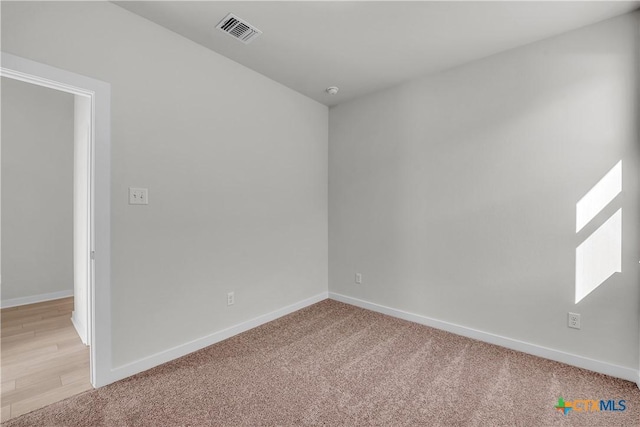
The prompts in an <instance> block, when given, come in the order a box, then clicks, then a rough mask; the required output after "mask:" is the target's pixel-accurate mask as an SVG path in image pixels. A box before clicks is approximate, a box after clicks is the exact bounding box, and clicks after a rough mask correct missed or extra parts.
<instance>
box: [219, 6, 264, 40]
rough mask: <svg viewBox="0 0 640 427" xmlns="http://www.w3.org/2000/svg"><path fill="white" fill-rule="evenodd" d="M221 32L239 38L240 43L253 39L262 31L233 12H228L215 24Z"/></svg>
mask: <svg viewBox="0 0 640 427" xmlns="http://www.w3.org/2000/svg"><path fill="white" fill-rule="evenodd" d="M216 28H217V29H219V30H220V31H222V32H225V33H227V34H229V35H230V36H231V37H234V38H236V39H238V40H240V41H241V42H242V43H244V44H247V43H250V42H251V41H252V40H253V39H255V38H256V37H258V36H259V35H260V34H262V31H260V30H259V29H257V28H256V27H254V26H253V25H251V24H249V23H248V22H247V21H244V20H242V19H240V18H238V17H237V16H235V15H234V14H233V13H230V14H228V15H227V16H225V17H224V19H223V20H222V21H220V23H219V24H218V25H217V26H216Z"/></svg>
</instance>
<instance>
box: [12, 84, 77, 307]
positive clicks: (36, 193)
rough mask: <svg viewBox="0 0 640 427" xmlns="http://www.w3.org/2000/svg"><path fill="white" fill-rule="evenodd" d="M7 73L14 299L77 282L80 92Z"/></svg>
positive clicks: (66, 289) (62, 289) (63, 288)
mask: <svg viewBox="0 0 640 427" xmlns="http://www.w3.org/2000/svg"><path fill="white" fill-rule="evenodd" d="M1 81H2V88H1V90H2V165H1V169H2V303H3V305H6V304H10V303H11V301H10V300H17V301H19V299H28V298H35V299H38V297H40V296H43V295H48V294H56V295H57V294H61V293H65V292H66V293H68V294H70V293H71V291H72V289H73V259H72V250H73V242H72V236H73V234H72V233H73V210H72V209H73V199H72V198H73V96H72V95H69V94H67V93H63V92H59V91H55V90H52V89H47V88H43V87H41V86H35V85H32V84H28V83H23V82H20V81H17V80H13V79H9V78H4V77H3V78H2V79H1Z"/></svg>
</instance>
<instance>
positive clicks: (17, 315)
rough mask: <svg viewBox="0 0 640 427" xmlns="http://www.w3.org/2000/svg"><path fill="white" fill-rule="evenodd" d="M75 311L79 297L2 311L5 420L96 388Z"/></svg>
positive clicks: (0, 350)
mask: <svg viewBox="0 0 640 427" xmlns="http://www.w3.org/2000/svg"><path fill="white" fill-rule="evenodd" d="M72 311H73V298H63V299H59V300H54V301H45V302H42V303H37V304H30V305H25V306H20V307H11V308H9V309H2V310H1V312H0V315H1V322H0V323H1V328H0V338H1V340H0V344H1V345H0V353H1V357H0V362H1V363H0V367H1V373H2V381H3V382H2V384H1V388H0V399H1V400H2V405H3V406H2V421H5V420H7V419H9V418H13V417H16V416H19V415H21V414H24V413H27V412H30V411H32V410H34V409H38V408H41V407H43V406H46V405H49V404H50V403H54V402H57V401H60V400H63V399H65V398H67V397H70V396H73V395H75V394H78V393H80V392H83V391H86V390H89V389H91V388H92V387H91V384H90V382H89V347H88V346H85V345H84V344H83V343H82V341H81V340H80V337H79V336H78V334H77V332H76V330H75V328H74V327H73V324H72V322H71V313H72Z"/></svg>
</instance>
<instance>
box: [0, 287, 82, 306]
mask: <svg viewBox="0 0 640 427" xmlns="http://www.w3.org/2000/svg"><path fill="white" fill-rule="evenodd" d="M72 296H73V289H71V290H68V291H59V292H50V293H48V294H40V295H33V296H30V297H21V298H12V299H7V300H2V302H1V303H0V307H2V308H9V307H18V306H20V305H27V304H35V303H37V302H44V301H51V300H54V299H60V298H67V297H72Z"/></svg>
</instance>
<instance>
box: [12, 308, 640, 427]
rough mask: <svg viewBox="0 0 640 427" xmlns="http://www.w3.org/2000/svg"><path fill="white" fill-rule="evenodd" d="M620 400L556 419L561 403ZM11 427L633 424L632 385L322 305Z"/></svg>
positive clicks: (638, 415)
mask: <svg viewBox="0 0 640 427" xmlns="http://www.w3.org/2000/svg"><path fill="white" fill-rule="evenodd" d="M560 397H562V398H564V400H565V402H569V401H573V400H575V399H593V400H596V399H597V400H600V399H605V400H609V399H614V400H616V401H618V400H620V399H623V400H625V401H626V405H625V406H626V410H625V411H615V412H613V411H599V412H593V413H585V412H582V413H579V412H576V411H569V413H568V414H566V415H564V414H563V413H562V412H561V411H558V410H556V409H555V407H554V406H556V405H557V404H558V398H560ZM6 424H7V425H8V426H12V427H15V426H62V425H64V426H177V425H190V426H221V425H224V426H235V425H251V426H256V425H348V426H356V425H388V426H402V425H406V426H527V427H528V426H554V425H560V426H569V425H575V426H638V425H640V391H639V390H638V388H637V387H636V385H635V384H633V383H631V382H628V381H623V380H618V379H614V378H611V377H607V376H604V375H600V374H595V373H592V372H589V371H585V370H582V369H578V368H573V367H570V366H567V365H563V364H561V363H556V362H552V361H548V360H545V359H540V358H537V357H534V356H529V355H526V354H523V353H518V352H515V351H511V350H507V349H504V348H501V347H497V346H494V345H490V344H485V343H482V342H479V341H474V340H471V339H468V338H463V337H460V336H457V335H453V334H450V333H447V332H443V331H439V330H436V329H432V328H428V327H425V326H421V325H417V324H414V323H410V322H406V321H403V320H398V319H394V318H391V317H387V316H384V315H381V314H377V313H373V312H370V311H367V310H362V309H359V308H356V307H352V306H349V305H346V304H342V303H339V302H336V301H331V300H325V301H323V302H320V303H318V304H315V305H313V306H311V307H308V308H306V309H303V310H300V311H298V312H296V313H293V314H291V315H289V316H286V317H283V318H281V319H278V320H276V321H274V322H271V323H268V324H266V325H263V326H261V327H259V328H256V329H253V330H251V331H249V332H246V333H243V334H241V335H238V336H236V337H233V338H231V339H228V340H226V341H224V342H221V343H219V344H216V345H213V346H211V347H208V348H206V349H203V350H201V351H198V352H196V353H193V354H191V355H188V356H185V357H183V358H181V359H178V360H176V361H173V362H170V363H167V364H165V365H162V366H159V367H157V368H155V369H152V370H150V371H147V372H144V373H142V374H139V375H136V376H134V377H131V378H128V379H126V380H123V381H120V382H117V383H115V384H111V385H109V386H107V387H103V388H101V389H99V390H93V391H89V392H86V393H83V394H81V395H78V396H75V397H72V398H70V399H67V400H65V401H62V402H59V403H56V404H53V405H51V406H48V407H46V408H43V409H40V410H37V411H35V412H32V413H29V414H26V415H24V416H22V417H20V418H17V419H13V420H10V421H9V422H8V423H6Z"/></svg>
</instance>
